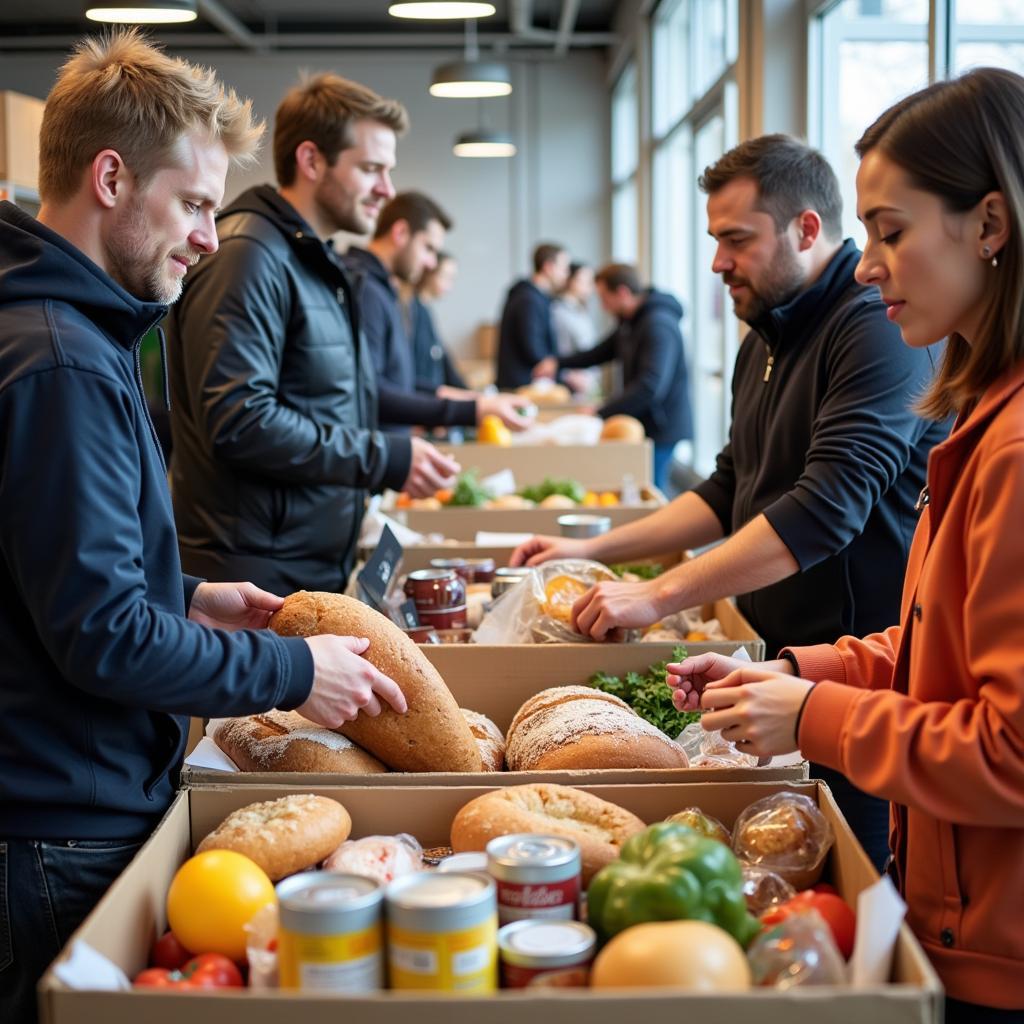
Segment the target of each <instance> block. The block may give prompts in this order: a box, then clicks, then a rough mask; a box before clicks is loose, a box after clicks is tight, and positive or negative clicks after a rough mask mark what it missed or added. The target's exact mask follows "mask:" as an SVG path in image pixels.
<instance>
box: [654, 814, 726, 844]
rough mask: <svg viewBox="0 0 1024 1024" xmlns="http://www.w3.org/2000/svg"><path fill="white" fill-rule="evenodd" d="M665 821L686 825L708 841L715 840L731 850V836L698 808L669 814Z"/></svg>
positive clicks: (717, 821) (723, 827)
mask: <svg viewBox="0 0 1024 1024" xmlns="http://www.w3.org/2000/svg"><path fill="white" fill-rule="evenodd" d="M665 820H666V821H671V822H675V823H676V824H678V825H686V827H687V828H692V829H693V831H694V832H699V833H700V834H701V835H702V836H706V837H707V838H708V839H717V840H718V842H720V843H722V844H723V845H725V846H729V847H730V848H731V845H732V836H730V835H729V830H728V829H727V828H726V827H725V826H724V825H723V824H722V823H721V822H720V821H719V820H718V819H717V818H716V817H714V815H711V814H705V813H704V811H702V810H701V809H700V808H699V807H684V808H683V809H682V810H681V811H676V813H675V814H670V815H669V816H668V817H667V818H666V819H665Z"/></svg>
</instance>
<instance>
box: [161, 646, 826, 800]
mask: <svg viewBox="0 0 1024 1024" xmlns="http://www.w3.org/2000/svg"><path fill="white" fill-rule="evenodd" d="M673 646H674V645H672V644H537V645H535V646H524V647H514V648H513V647H484V646H482V645H479V644H450V645H448V644H440V645H439V644H424V645H423V647H422V648H421V649H422V651H423V653H424V654H425V655H426V656H427V657H428V658H429V659H430V661H431V663H432V664H433V665H434V667H435V668H436V669H437V670H438V672H439V673H440V674H441V678H442V679H444V681H445V682H446V683H447V684H448V688H449V689H450V690H451V692H452V696H454V697H455V700H456V701H457V702H458V704H459V707H464V708H470V709H471V710H473V711H479V712H480V714H482V715H486V716H487V717H488V718H490V719H491V720H492V721H493V722H494V723H495V724H496V725H497V726H498V728H499V729H501V731H502V732H503V733H507V732H508V729H509V726H511V725H512V719H513V718H514V717H515V714H516V712H517V711H518V710H519V708H520V707H521V706H522V704H523V703H524V702H525V701H526V700H528V699H529V698H530V697H532V696H533V695H534V694H536V693H539V692H540V691H541V690H546V689H548V688H549V687H552V686H566V685H569V684H573V683H579V684H581V685H586V684H587V683H589V682H590V679H591V677H592V676H593V675H594V673H596V672H608V673H609V674H611V675H616V676H621V675H624V674H625V673H626V672H633V671H641V672H645V671H646V670H647V669H648V667H649V666H650V665H652V664H655V663H656V662H659V661H668V660H670V659H671V657H672V651H673ZM806 778H807V762H806V761H800V762H798V763H796V764H777V765H776V764H773V765H767V766H765V767H763V768H664V769H659V768H601V769H587V770H585V771H558V772H501V773H493V772H481V773H478V774H474V773H472V772H387V773H382V774H380V775H338V774H330V773H322V774H321V773H317V774H301V775H300V774H298V773H292V772H288V773H284V772H239V773H238V774H234V773H225V772H222V771H218V770H216V769H213V768H195V767H192V766H190V765H186V766H185V768H184V769H183V770H182V774H181V782H182V785H184V786H188V787H198V786H222V785H225V784H230V785H236V784H237V785H244V786H258V785H274V784H281V783H287V784H288V785H293V786H329V785H335V786H337V785H347V786H374V787H380V786H384V787H394V786H496V785H500V786H518V785H521V784H522V783H525V782H557V783H560V784H562V785H566V786H576V785H582V784H584V783H587V782H600V783H602V784H604V785H611V784H612V783H615V784H619V783H622V784H640V783H663V782H673V783H679V782H687V783H690V782H748V781H765V782H775V781H778V782H785V781H800V780H803V779H806Z"/></svg>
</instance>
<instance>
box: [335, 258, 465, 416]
mask: <svg viewBox="0 0 1024 1024" xmlns="http://www.w3.org/2000/svg"><path fill="white" fill-rule="evenodd" d="M344 261H345V266H346V267H347V268H348V270H349V272H350V273H351V274H352V275H353V277H354V278H355V281H356V297H357V301H358V303H359V316H360V320H361V323H362V327H363V332H364V333H365V335H366V340H367V342H368V343H369V347H370V353H371V356H372V358H373V363H374V366H375V368H376V370H377V406H378V414H379V416H380V422H381V427H382V429H384V430H392V431H394V430H396V428H398V429H408V427H410V426H422V427H451V426H463V427H471V426H473V425H474V424H475V423H476V402H473V401H468V402H464V401H452V400H450V399H446V398H437V397H435V396H434V395H431V394H425V393H424V392H422V391H417V390H416V366H415V360H414V358H413V351H412V341H411V340H410V338H409V335H408V332H407V331H406V329H405V323H404V320H403V318H402V305H401V302H400V300H399V298H398V292H397V291H395V287H394V285H392V283H391V278H390V275H389V274H388V271H387V268H386V267H385V266H384V264H383V263H381V261H380V260H379V259H378V258H377V257H376V256H375V255H374V254H373V253H372V252H370V251H369V250H367V249H360V248H358V247H357V246H353V247H352V248H350V249H349V250H348V252H347V253H345V257H344Z"/></svg>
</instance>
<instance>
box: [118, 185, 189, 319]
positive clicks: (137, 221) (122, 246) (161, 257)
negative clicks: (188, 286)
mask: <svg viewBox="0 0 1024 1024" xmlns="http://www.w3.org/2000/svg"><path fill="white" fill-rule="evenodd" d="M142 205H143V204H142V200H141V199H140V198H133V199H132V200H131V201H130V203H129V205H128V208H127V209H126V210H125V212H124V213H123V214H122V216H121V218H120V219H119V220H118V222H117V224H116V226H115V228H114V231H113V233H112V234H111V237H110V240H109V241H108V242H107V245H106V256H107V267H108V268H109V271H110V276H111V277H112V278H113V279H114V280H115V281H116V282H117V283H118V284H119V285H120V286H121V287H122V288H124V290H125V291H126V292H128V293H129V294H131V295H134V296H135V298H137V299H140V300H141V301H143V302H160V303H163V304H164V305H170V304H171V303H174V302H177V301H178V299H179V298H181V289H182V287H183V286H184V283H185V279H184V277H172V276H171V275H170V274H169V273H168V271H167V267H166V264H167V261H168V260H169V259H170V258H171V257H172V256H178V257H180V258H181V259H184V260H185V261H186V262H187V263H188V264H189V266H193V265H194V264H195V263H196V262H198V260H199V256H200V254H199V253H198V252H196V251H195V250H193V249H190V248H188V247H187V246H186V247H185V248H184V249H182V250H180V251H178V250H172V251H171V252H168V253H160V252H159V251H157V250H155V249H153V248H152V247H148V244H147V243H148V237H149V231H148V226H147V224H146V219H145V217H144V215H143V210H142Z"/></svg>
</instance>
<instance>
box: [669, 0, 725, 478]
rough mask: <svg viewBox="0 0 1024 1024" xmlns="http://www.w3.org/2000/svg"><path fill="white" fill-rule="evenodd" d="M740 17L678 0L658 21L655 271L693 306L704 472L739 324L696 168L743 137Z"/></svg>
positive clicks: (695, 395)
mask: <svg viewBox="0 0 1024 1024" xmlns="http://www.w3.org/2000/svg"><path fill="white" fill-rule="evenodd" d="M737 17H738V11H737V4H736V0H670V2H665V3H662V5H661V6H660V7H659V8H658V12H657V15H656V16H655V18H654V22H653V36H652V53H653V58H652V60H653V67H652V74H653V77H652V81H653V95H652V108H653V121H654V124H653V128H654V132H653V134H654V147H653V184H652V225H651V229H652V243H653V252H652V256H653V260H652V265H653V268H654V275H653V277H654V283H655V285H656V286H658V287H661V288H665V289H667V290H668V291H670V292H672V293H673V294H675V295H677V296H678V297H679V299H680V300H681V301H682V303H683V307H684V309H685V311H686V312H685V318H684V320H683V336H684V338H685V339H686V344H687V359H688V362H689V365H690V375H691V381H692V394H691V400H692V402H693V411H694V434H695V437H694V466H695V467H696V469H697V471H698V472H700V473H703V474H707V473H710V472H711V470H712V469H713V468H714V460H715V455H716V454H717V453H718V451H719V450H720V449H721V447H722V445H723V444H724V443H725V439H726V437H727V435H728V427H729V411H730V410H729V405H730V401H729V387H730V380H731V377H732V364H733V362H734V360H735V354H736V342H737V334H738V325H737V323H736V321H735V319H734V318H733V316H732V311H731V309H730V308H728V306H727V303H726V301H725V298H726V295H725V288H724V286H723V284H722V281H721V279H720V278H719V277H718V275H717V274H713V273H712V272H711V260H712V257H713V255H714V246H713V244H712V242H711V239H710V238H709V237H708V235H707V218H706V214H705V212H704V207H705V203H706V198H707V197H706V196H704V194H703V193H702V192H700V190H699V189H698V188H697V178H698V176H699V175H700V173H701V172H702V171H703V170H704V168H705V167H706V166H707V165H708V164H710V163H714V161H716V160H717V159H718V158H719V157H720V156H721V155H722V154H723V153H724V152H725V151H726V150H727V149H729V148H731V147H732V146H734V145H735V144H736V142H737V141H738V135H739V127H738V99H737V89H736V83H735V66H736V52H737V45H738V33H737Z"/></svg>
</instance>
